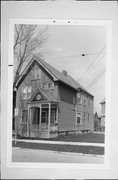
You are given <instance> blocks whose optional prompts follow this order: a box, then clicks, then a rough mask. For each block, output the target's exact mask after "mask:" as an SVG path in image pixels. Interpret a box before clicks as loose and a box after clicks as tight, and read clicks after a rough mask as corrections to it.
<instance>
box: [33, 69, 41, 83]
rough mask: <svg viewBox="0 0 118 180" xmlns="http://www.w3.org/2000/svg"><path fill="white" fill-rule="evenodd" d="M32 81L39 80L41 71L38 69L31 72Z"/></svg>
mask: <svg viewBox="0 0 118 180" xmlns="http://www.w3.org/2000/svg"><path fill="white" fill-rule="evenodd" d="M32 79H33V80H37V79H41V70H40V69H38V70H34V71H33V76H32Z"/></svg>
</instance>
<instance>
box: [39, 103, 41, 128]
mask: <svg viewBox="0 0 118 180" xmlns="http://www.w3.org/2000/svg"><path fill="white" fill-rule="evenodd" d="M41 114H42V106H41V104H40V123H39V129H40V131H41Z"/></svg>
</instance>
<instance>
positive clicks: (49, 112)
mask: <svg viewBox="0 0 118 180" xmlns="http://www.w3.org/2000/svg"><path fill="white" fill-rule="evenodd" d="M50 114H51V103H49V111H48V130H49V131H50Z"/></svg>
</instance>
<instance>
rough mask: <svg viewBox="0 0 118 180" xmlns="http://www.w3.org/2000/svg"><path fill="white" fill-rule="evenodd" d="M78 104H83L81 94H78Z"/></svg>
mask: <svg viewBox="0 0 118 180" xmlns="http://www.w3.org/2000/svg"><path fill="white" fill-rule="evenodd" d="M77 103H78V104H82V94H81V93H79V92H78V93H77Z"/></svg>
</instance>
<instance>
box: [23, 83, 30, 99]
mask: <svg viewBox="0 0 118 180" xmlns="http://www.w3.org/2000/svg"><path fill="white" fill-rule="evenodd" d="M31 91H32V88H31V86H24V87H22V99H24V100H27V99H30V98H31Z"/></svg>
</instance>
